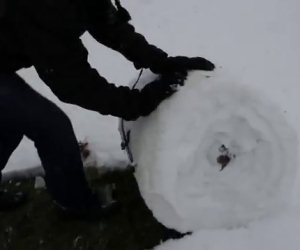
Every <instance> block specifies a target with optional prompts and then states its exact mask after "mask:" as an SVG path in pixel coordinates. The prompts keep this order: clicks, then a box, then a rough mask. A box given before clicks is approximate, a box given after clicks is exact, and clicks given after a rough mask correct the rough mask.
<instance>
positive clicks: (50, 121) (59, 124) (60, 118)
mask: <svg viewBox="0 0 300 250" xmlns="http://www.w3.org/2000/svg"><path fill="white" fill-rule="evenodd" d="M45 123H46V126H47V127H48V128H50V129H54V130H59V129H63V130H66V129H67V130H68V129H72V130H73V127H72V123H71V120H70V118H69V117H68V116H67V115H66V114H65V113H64V112H63V111H62V110H60V109H59V108H57V109H55V110H52V111H50V112H49V113H48V114H47V118H46V121H45Z"/></svg>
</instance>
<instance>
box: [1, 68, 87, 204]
mask: <svg viewBox="0 0 300 250" xmlns="http://www.w3.org/2000/svg"><path fill="white" fill-rule="evenodd" d="M24 135H25V136H27V137H28V138H29V139H31V140H32V141H33V142H34V144H35V147H36V148H37V151H38V154H39V157H40V159H41V161H42V165H43V168H44V170H45V181H46V185H47V189H48V191H49V192H50V194H51V195H52V197H53V199H54V200H55V201H56V202H57V203H59V204H60V205H62V206H65V207H80V206H82V205H85V204H86V203H89V202H90V201H91V199H92V194H91V191H90V189H89V187H88V184H87V182H86V179H85V176H84V171H83V164H82V160H81V155H80V150H79V147H78V143H77V140H76V138H75V135H74V131H73V127H72V124H71V122H70V120H69V118H68V117H67V116H66V115H65V113H64V112H63V111H62V110H60V109H59V108H58V107H57V106H56V105H55V104H54V103H52V102H50V101H49V100H47V99H46V98H44V97H43V96H41V95H40V94H38V93H37V92H35V91H34V90H33V89H32V88H31V87H29V86H28V85H27V84H26V83H25V82H24V80H23V79H21V78H20V77H19V76H18V75H17V74H10V75H9V74H1V73H0V178H1V170H2V169H3V168H4V167H5V165H6V163H7V161H8V159H9V157H10V155H11V154H12V152H13V151H14V150H15V149H16V147H17V146H18V145H19V143H20V141H21V140H22V138H23V136H24Z"/></svg>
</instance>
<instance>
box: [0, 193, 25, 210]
mask: <svg viewBox="0 0 300 250" xmlns="http://www.w3.org/2000/svg"><path fill="white" fill-rule="evenodd" d="M27 200H28V195H27V194H26V193H24V192H18V193H10V192H8V191H7V190H5V189H0V211H1V212H4V211H12V210H15V209H17V208H19V207H20V206H22V205H23V204H25V203H26V201H27Z"/></svg>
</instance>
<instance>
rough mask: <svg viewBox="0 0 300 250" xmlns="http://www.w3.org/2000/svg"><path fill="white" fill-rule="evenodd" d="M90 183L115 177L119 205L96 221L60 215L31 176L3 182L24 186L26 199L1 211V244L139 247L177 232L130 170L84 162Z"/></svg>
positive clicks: (54, 249) (51, 248)
mask: <svg viewBox="0 0 300 250" xmlns="http://www.w3.org/2000/svg"><path fill="white" fill-rule="evenodd" d="M86 176H87V178H88V180H89V182H90V184H91V186H93V187H100V186H103V185H105V183H115V185H116V198H117V199H118V200H119V201H120V202H121V204H122V208H121V210H120V211H119V212H118V213H117V214H116V215H114V216H112V217H109V218H104V219H103V220H102V221H100V222H99V221H98V222H86V221H65V220H63V219H62V218H60V217H59V216H58V214H57V208H56V206H55V205H54V204H53V202H52V201H51V198H50V197H49V195H48V193H47V191H46V190H44V189H34V179H26V180H21V181H20V180H19V181H17V180H16V181H11V182H9V183H6V184H5V188H7V189H9V190H12V191H17V190H23V191H25V190H26V191H28V192H29V201H28V202H27V203H26V204H25V205H24V206H22V207H21V208H19V209H18V210H16V211H11V212H5V213H0V250H23V249H24V250H25V249H30V250H143V249H152V248H153V247H154V246H156V245H158V244H160V242H161V241H165V240H167V239H169V238H179V237H181V236H182V235H180V234H179V233H177V232H176V231H174V230H169V229H167V228H165V227H164V226H163V225H162V224H160V223H159V222H158V221H157V220H156V219H155V218H154V217H153V215H152V213H151V211H150V210H149V209H148V208H147V206H146V205H145V203H144V201H143V199H142V198H141V196H140V193H139V190H138V186H137V183H136V181H135V178H134V175H133V173H132V171H130V170H126V171H120V170H117V171H109V172H106V173H103V174H99V171H98V170H97V169H93V168H89V169H87V170H86Z"/></svg>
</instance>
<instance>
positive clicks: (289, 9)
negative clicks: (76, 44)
mask: <svg viewBox="0 0 300 250" xmlns="http://www.w3.org/2000/svg"><path fill="white" fill-rule="evenodd" d="M122 4H123V5H124V6H125V7H126V8H128V10H129V11H130V13H131V15H132V17H133V21H132V22H133V24H134V25H135V27H136V29H137V31H139V32H141V33H143V34H144V35H145V36H146V37H147V39H148V40H149V42H151V43H153V44H156V45H157V46H158V47H160V48H162V49H164V50H166V51H167V52H168V53H170V54H171V55H187V56H204V57H207V58H208V59H210V60H212V61H213V62H214V63H216V64H217V66H218V68H219V67H220V66H222V67H223V68H224V69H226V71H227V72H230V74H231V75H232V76H234V79H235V82H237V83H240V84H241V85H245V86H252V87H253V88H255V89H256V93H257V92H259V96H260V97H263V98H266V99H267V100H272V102H274V103H275V104H276V105H277V107H278V109H277V111H276V112H277V113H278V112H279V113H281V114H283V115H284V116H285V119H286V121H287V123H288V124H290V126H291V127H293V128H295V129H296V130H297V134H298V137H299V132H300V111H299V93H300V87H299V80H300V70H299V69H300V49H299V44H300V29H299V23H300V15H299V8H300V2H299V1H298V0H286V1H280V0H252V1H250V0H243V1H241V0H227V1H222V0H187V1H181V0H164V1H162V0H122ZM82 39H83V42H84V44H85V45H86V46H87V48H88V49H89V51H90V58H89V61H90V63H91V64H92V65H93V67H95V68H96V69H97V70H98V71H99V72H100V73H101V74H102V75H103V76H105V77H107V79H108V80H109V81H110V82H114V83H117V84H124V85H126V84H127V83H128V82H130V81H131V80H132V79H134V78H135V77H136V76H137V74H138V72H136V71H135V70H134V68H133V66H132V64H131V63H130V62H128V61H127V60H126V59H124V58H123V57H122V56H121V55H119V54H118V53H116V52H113V51H111V50H108V49H107V48H105V47H103V46H101V45H98V44H97V43H96V42H95V41H94V40H93V39H92V38H91V37H90V36H88V35H87V34H85V35H84V37H83V38H82ZM20 74H21V75H22V76H23V77H24V78H25V79H26V80H27V82H28V83H29V84H30V85H31V86H32V87H34V88H35V89H37V90H38V91H39V92H41V93H42V94H43V95H44V96H46V97H47V98H49V99H51V100H53V101H54V102H55V103H57V104H59V105H60V107H61V108H62V109H63V110H64V111H65V112H67V114H68V115H69V116H70V118H71V120H72V122H73V126H74V129H75V131H76V135H77V138H78V140H87V141H88V142H90V149H91V150H92V152H93V156H92V158H91V159H90V160H89V161H90V163H91V164H96V165H99V166H102V165H107V166H124V165H126V156H125V154H124V153H123V152H122V151H121V150H120V139H119V134H118V131H117V119H115V118H112V117H109V116H107V117H102V116H101V115H99V114H97V113H95V112H90V111H87V110H83V109H81V108H78V107H75V106H72V105H66V104H61V103H60V102H59V101H58V100H57V98H56V97H54V95H53V94H52V93H51V92H50V90H49V89H48V88H47V87H46V86H45V85H44V84H43V83H42V82H41V80H40V79H39V78H38V77H37V75H36V73H35V72H34V70H33V69H30V70H24V71H21V72H20ZM181 90H183V89H181ZM181 90H180V91H181ZM264 103H268V102H264ZM270 132H271V131H270ZM290 146H291V145H289V146H288V147H289V148H290ZM273 152H274V151H273ZM284 152H285V150H284ZM299 155H300V154H299V150H298V153H297V154H296V156H297V157H298V158H299ZM166 157H167V156H166ZM273 157H275V156H273ZM292 159H293V158H292ZM292 159H291V160H292ZM38 165H40V162H39V159H38V157H37V154H36V150H35V148H34V146H33V143H32V142H30V141H29V140H27V139H26V138H25V139H24V140H23V142H22V144H21V145H20V147H19V148H18V149H17V150H16V152H15V153H14V154H13V156H12V157H11V159H10V162H9V164H8V166H7V167H6V169H5V170H6V171H11V170H16V169H21V168H22V169H28V168H30V167H34V166H38ZM228 170H229V171H231V170H230V166H229V165H228V166H227V167H225V169H224V170H223V171H222V172H221V174H224V173H225V174H226V173H228V172H229V171H228ZM232 171H233V170H232ZM295 177H296V186H295V188H294V190H293V191H294V196H293V198H292V199H291V200H290V202H291V203H292V204H291V206H289V207H288V208H286V209H285V210H284V211H283V212H282V214H281V215H280V216H279V215H278V216H277V217H273V216H271V217H270V218H268V219H260V220H258V221H256V222H253V223H252V224H250V225H248V226H247V227H243V228H240V227H239V228H232V229H231V230H228V229H217V228H216V229H212V230H199V231H197V232H195V233H194V234H193V235H192V236H186V237H185V238H184V239H182V240H179V241H170V242H167V243H165V244H163V245H162V246H159V247H157V250H169V249H172V250H177V249H179V250H183V249H187V250H194V249H197V250H202V249H205V250H206V249H211V250H215V249H216V250H217V249H218V250H219V249H222V250H227V249H230V250H232V249H233V250H234V249H265V250H277V249H280V250H281V249H289V250H296V249H298V248H299V245H300V242H299V231H300V228H299V225H300V212H299V211H300V199H299V195H300V177H299V174H297V175H295ZM161 179H168V175H167V176H161ZM252 180H253V179H252ZM286 187H288V185H287V186H286ZM278 189H279V190H280V189H281V188H280V187H279V188H278Z"/></svg>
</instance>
